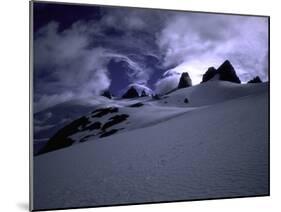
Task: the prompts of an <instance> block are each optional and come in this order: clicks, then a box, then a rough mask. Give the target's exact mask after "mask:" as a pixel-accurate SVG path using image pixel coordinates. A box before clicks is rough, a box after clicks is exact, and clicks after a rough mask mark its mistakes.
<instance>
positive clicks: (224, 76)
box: [217, 60, 241, 83]
mask: <svg viewBox="0 0 281 212" xmlns="http://www.w3.org/2000/svg"><path fill="white" fill-rule="evenodd" d="M217 71H218V73H219V76H220V78H219V79H220V80H222V81H229V82H235V83H241V81H240V79H239V78H238V76H237V75H236V72H235V70H234V68H233V66H232V65H231V63H230V62H229V61H228V60H226V61H225V62H224V63H223V64H222V65H221V66H220V67H219V68H218V70H217Z"/></svg>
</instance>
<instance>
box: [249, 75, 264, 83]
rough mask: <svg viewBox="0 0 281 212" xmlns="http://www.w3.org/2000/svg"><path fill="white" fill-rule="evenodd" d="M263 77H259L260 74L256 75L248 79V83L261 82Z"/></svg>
mask: <svg viewBox="0 0 281 212" xmlns="http://www.w3.org/2000/svg"><path fill="white" fill-rule="evenodd" d="M261 82H262V81H261V79H260V78H259V76H256V77H254V78H253V79H251V80H250V81H248V83H261Z"/></svg>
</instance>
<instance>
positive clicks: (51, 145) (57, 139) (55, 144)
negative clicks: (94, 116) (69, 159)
mask: <svg viewBox="0 0 281 212" xmlns="http://www.w3.org/2000/svg"><path fill="white" fill-rule="evenodd" d="M89 123H90V121H89V119H88V118H87V117H85V116H83V117H81V118H79V119H77V120H75V121H73V122H71V123H70V124H68V125H67V126H65V127H63V128H62V129H60V130H59V131H58V132H57V133H56V134H55V135H54V136H52V137H51V138H50V139H49V141H48V142H47V144H46V145H45V146H44V147H43V148H42V149H41V150H40V151H39V152H38V154H37V155H39V154H44V153H47V152H51V151H54V150H58V149H62V148H65V147H68V146H71V145H72V144H73V143H74V140H72V139H71V138H69V136H70V135H73V134H75V133H77V132H78V131H79V130H80V128H81V129H84V128H86V125H87V124H89Z"/></svg>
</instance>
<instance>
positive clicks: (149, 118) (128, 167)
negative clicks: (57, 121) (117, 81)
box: [34, 81, 268, 209]
mask: <svg viewBox="0 0 281 212" xmlns="http://www.w3.org/2000/svg"><path fill="white" fill-rule="evenodd" d="M103 100H104V101H107V103H108V104H107V103H106V102H104V104H99V106H97V105H96V106H94V107H93V108H92V109H91V111H89V112H87V113H85V114H84V115H81V116H80V117H79V118H78V119H75V120H74V121H72V122H71V123H69V124H67V125H64V127H62V128H61V129H60V130H59V131H57V133H56V134H54V135H53V136H52V138H51V139H50V140H49V141H48V144H47V145H46V146H45V147H44V149H43V150H41V154H39V155H38V156H36V157H34V170H36V171H35V172H34V195H35V196H36V197H37V198H36V199H35V202H34V206H35V208H37V209H45V208H49V207H51V208H67V207H71V206H74V205H75V206H76V207H79V206H81V207H83V206H95V205H112V204H127V203H132V202H133V203H138V202H155V201H173V200H181V199H182V200H187V199H189V200H191V199H200V198H219V197H236V196H249V195H266V194H268V184H267V182H268V160H267V158H268V156H267V153H268V149H267V147H268V113H267V111H268V83H249V84H238V83H232V82H228V81H208V82H205V83H202V84H199V85H196V86H191V87H187V88H182V89H179V90H176V91H175V92H172V93H170V94H169V95H164V96H160V97H159V100H156V99H154V98H151V97H149V96H148V97H143V98H135V99H119V100H117V99H112V100H110V99H107V98H104V99H103ZM42 153H44V154H42Z"/></svg>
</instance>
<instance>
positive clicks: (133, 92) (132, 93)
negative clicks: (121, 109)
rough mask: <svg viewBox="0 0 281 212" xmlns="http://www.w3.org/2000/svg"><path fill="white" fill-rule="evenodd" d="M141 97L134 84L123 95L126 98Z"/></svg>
mask: <svg viewBox="0 0 281 212" xmlns="http://www.w3.org/2000/svg"><path fill="white" fill-rule="evenodd" d="M136 97H139V93H138V92H137V90H136V89H135V88H134V87H133V86H132V87H130V88H129V90H127V92H126V93H125V94H124V95H123V96H122V98H124V99H131V98H136Z"/></svg>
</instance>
